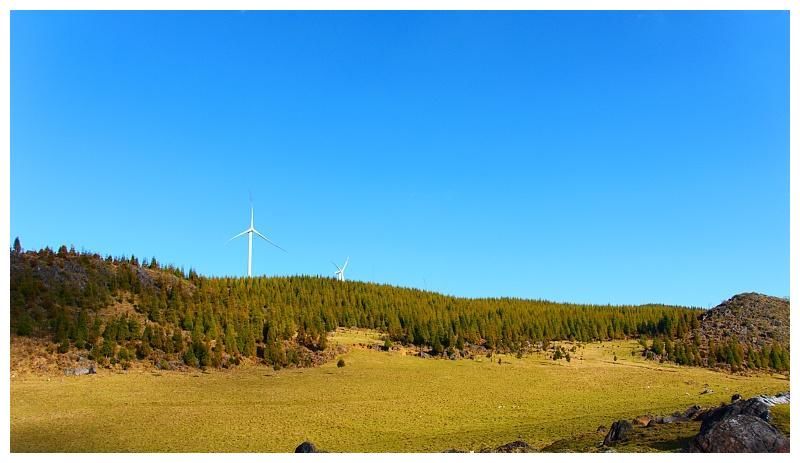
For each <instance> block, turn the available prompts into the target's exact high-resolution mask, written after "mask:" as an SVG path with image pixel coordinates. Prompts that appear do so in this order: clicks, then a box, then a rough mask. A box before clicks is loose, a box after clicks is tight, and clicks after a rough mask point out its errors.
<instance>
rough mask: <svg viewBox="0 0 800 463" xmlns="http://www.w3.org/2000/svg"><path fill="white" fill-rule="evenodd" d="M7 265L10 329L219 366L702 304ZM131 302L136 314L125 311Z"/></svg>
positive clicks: (74, 265) (579, 337)
mask: <svg viewBox="0 0 800 463" xmlns="http://www.w3.org/2000/svg"><path fill="white" fill-rule="evenodd" d="M11 264H12V265H11V328H12V332H14V333H16V334H18V335H29V336H31V335H32V336H51V337H52V338H53V339H54V340H55V342H57V343H58V345H59V349H61V350H63V351H66V350H68V349H69V348H70V347H71V346H74V347H76V348H79V349H87V350H88V351H89V352H90V354H91V356H92V357H93V358H95V359H97V360H98V361H100V362H101V363H103V362H123V363H124V362H128V361H131V360H132V359H134V358H139V359H149V360H151V361H153V362H156V363H168V362H176V361H177V362H181V363H185V364H187V365H191V366H210V367H219V366H226V365H230V364H232V363H234V364H238V362H239V361H240V360H241V359H242V358H244V357H247V358H251V359H254V360H258V361H263V362H265V363H267V364H270V365H273V366H275V367H284V366H288V365H300V366H303V365H309V364H310V363H311V361H312V356H313V353H314V352H319V351H322V350H324V349H325V348H326V346H327V333H329V332H330V331H333V330H335V329H336V328H338V327H358V328H367V329H376V330H380V331H382V332H383V333H385V335H386V337H387V340H388V341H389V342H398V343H403V344H408V345H415V346H420V347H424V348H426V349H430V350H431V351H432V353H434V354H437V353H445V352H447V351H452V350H453V349H464V348H465V347H466V346H468V345H469V344H475V345H482V346H484V347H486V348H489V349H492V350H498V351H506V352H521V351H523V350H524V349H526V348H529V347H530V346H531V345H537V344H539V345H540V344H541V343H542V342H546V341H556V340H572V341H580V342H588V341H602V340H612V339H624V338H636V337H644V338H648V339H664V340H670V342H679V341H680V340H681V339H683V338H685V337H686V336H687V334H688V333H690V332H692V330H696V329H697V328H698V318H697V316H698V314H699V311H698V310H695V309H692V308H687V307H675V306H667V305H657V304H651V305H640V306H620V305H616V306H612V305H584V304H567V303H555V302H550V301H544V300H528V299H516V298H482V299H468V298H459V297H452V296H445V295H441V294H437V293H433V292H428V291H422V290H418V289H411V288H399V287H394V286H389V285H382V284H375V283H363V282H351V281H348V282H340V281H336V280H335V279H333V278H324V277H311V276H293V277H269V278H267V277H255V278H233V277H222V278H210V277H203V276H200V275H198V274H197V273H196V272H194V271H193V270H189V271H188V272H186V271H184V270H183V269H179V268H176V267H174V266H163V265H161V264H159V263H158V262H157V261H156V259H150V260H147V259H143V260H142V261H140V260H139V259H138V258H136V257H133V256H130V257H125V256H121V257H112V256H105V257H103V256H100V255H98V254H91V253H85V252H76V251H75V250H74V249H66V247H62V248H60V249H59V250H58V251H56V252H54V251H52V250H51V249H49V248H45V249H42V250H40V251H28V252H22V250H21V247H20V248H17V246H16V245H15V247H14V248H13V249H12V251H11ZM125 307H128V308H131V309H132V310H131V311H130V313H129V312H124V311H122V312H120V310H121V309H120V308H125ZM114 308H116V310H117V312H115V311H114ZM648 347H652V346H648ZM697 353H700V349H698V352H697ZM676 355H677V354H676ZM687 355H688V354H687ZM700 356H701V358H702V357H703V355H702V354H701V355H700ZM695 357H696V356H695V352H694V351H692V352H691V359H692V360H691V362H696V361H697V360H696V358H695ZM714 357H715V359H716V355H715V356H714ZM722 357H723V358H722V359H721V360H718V362H722V363H724V362H726V361H727V357H726V356H725V355H722ZM687 358H689V357H688V356H687ZM668 359H669V360H670V361H680V359H681V357H680V356H676V357H675V359H674V360H673V358H672V357H668ZM701 360H702V359H701ZM734 360H735V359H734ZM702 361H704V360H702ZM686 363H687V364H691V363H689V362H688V361H687V362H686ZM769 367H772V364H770V365H769Z"/></svg>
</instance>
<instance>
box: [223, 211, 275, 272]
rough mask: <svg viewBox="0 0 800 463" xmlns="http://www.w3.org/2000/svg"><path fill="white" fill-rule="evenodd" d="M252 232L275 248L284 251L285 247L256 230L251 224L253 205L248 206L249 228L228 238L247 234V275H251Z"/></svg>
mask: <svg viewBox="0 0 800 463" xmlns="http://www.w3.org/2000/svg"><path fill="white" fill-rule="evenodd" d="M254 234H255V235H258V236H259V237H261V238H262V239H263V240H264V241H266V242H267V243H269V244H271V245H273V246H275V247H276V248H278V249H280V250H281V251H283V252H286V249H283V248H282V247H280V246H278V245H277V244H275V243H273V242H272V241H270V240H269V238H267V237H266V236H264V235H262V234H261V232H259V231H258V230H256V229H255V227H254V226H253V206H250V228H248V229H247V230H245V231H243V232H241V233H239V234H238V235H236V236H234V237H233V238H231V239H230V240H228V241H233V240H235V239H236V238H238V237H240V236H243V235H247V276H248V277H251V276H253V235H254Z"/></svg>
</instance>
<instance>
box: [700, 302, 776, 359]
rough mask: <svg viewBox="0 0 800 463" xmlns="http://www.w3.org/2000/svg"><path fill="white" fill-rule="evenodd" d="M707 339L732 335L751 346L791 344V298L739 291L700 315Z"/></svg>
mask: <svg viewBox="0 0 800 463" xmlns="http://www.w3.org/2000/svg"><path fill="white" fill-rule="evenodd" d="M700 334H701V337H702V339H703V340H719V339H726V338H729V337H731V336H733V337H736V339H737V340H738V341H739V342H740V343H742V344H746V345H748V346H752V347H757V348H763V347H764V346H767V345H769V344H773V343H779V344H783V345H786V346H788V345H789V300H788V299H781V298H777V297H773V296H767V295H764V294H758V293H744V294H737V295H736V296H733V297H732V298H730V299H728V300H727V301H725V302H723V303H721V304H719V305H718V306H716V307H714V308H713V309H711V310H708V311H707V312H705V313H703V314H702V315H700Z"/></svg>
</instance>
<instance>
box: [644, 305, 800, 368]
mask: <svg viewBox="0 0 800 463" xmlns="http://www.w3.org/2000/svg"><path fill="white" fill-rule="evenodd" d="M698 322H699V326H698V327H697V329H694V330H692V331H691V332H689V333H688V334H687V335H686V336H684V337H683V338H679V339H674V340H670V339H667V338H665V337H659V338H656V339H653V341H652V343H651V344H650V346H649V348H648V349H647V350H646V351H645V355H646V356H649V357H650V358H653V359H659V360H669V361H673V362H676V363H679V364H688V365H701V366H707V367H719V366H724V367H726V368H731V369H733V370H739V369H754V368H759V369H760V368H766V369H772V370H778V371H788V370H789V363H790V362H789V300H788V299H781V298H777V297H772V296H767V295H764V294H758V293H743V294H737V295H736V296H733V297H732V298H730V299H728V300H727V301H724V302H722V303H721V304H719V305H718V306H716V307H714V308H712V309H710V310H708V311H705V312H703V313H701V314H700V315H699V317H698ZM645 347H647V346H646V344H645Z"/></svg>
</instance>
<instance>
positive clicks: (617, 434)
mask: <svg viewBox="0 0 800 463" xmlns="http://www.w3.org/2000/svg"><path fill="white" fill-rule="evenodd" d="M632 429H633V425H632V424H631V422H630V421H628V420H619V421H615V422H614V424H612V425H611V430H610V431H608V434H607V435H606V438H605V439H603V445H605V446H609V445H614V444H616V443H617V442H622V441H625V440H628V434H629V433H630V432H631V430H632Z"/></svg>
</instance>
